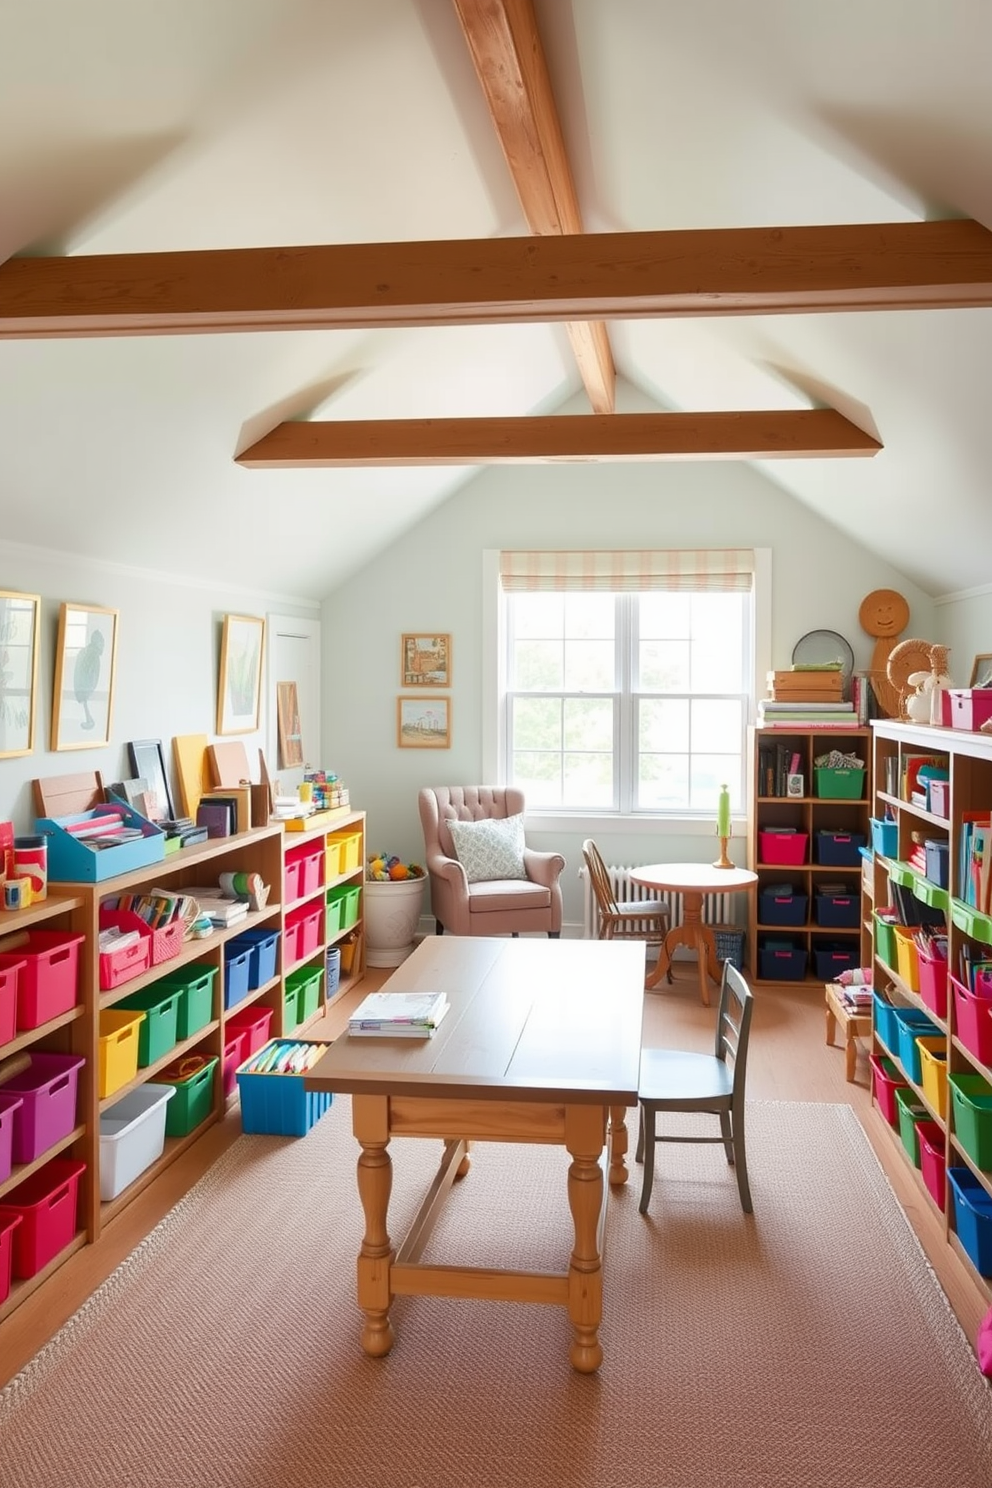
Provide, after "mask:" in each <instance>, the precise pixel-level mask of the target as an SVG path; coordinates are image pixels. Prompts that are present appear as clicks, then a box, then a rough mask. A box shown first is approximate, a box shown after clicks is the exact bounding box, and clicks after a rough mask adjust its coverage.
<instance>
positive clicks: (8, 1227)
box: [0, 1214, 21, 1306]
mask: <svg viewBox="0 0 992 1488" xmlns="http://www.w3.org/2000/svg"><path fill="white" fill-rule="evenodd" d="M20 1223H21V1216H20V1215H19V1214H0V1306H2V1305H3V1303H4V1302H6V1300H7V1298H8V1297H9V1296H10V1278H11V1274H12V1272H13V1260H14V1231H15V1230H16V1229H17V1226H18V1225H19V1224H20Z"/></svg>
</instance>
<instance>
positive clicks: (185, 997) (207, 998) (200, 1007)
mask: <svg viewBox="0 0 992 1488" xmlns="http://www.w3.org/2000/svg"><path fill="white" fill-rule="evenodd" d="M216 975H217V968H216V966H186V967H184V968H183V969H182V971H170V972H167V973H166V975H165V976H164V977H162V982H165V983H167V984H168V985H169V986H170V987H174V988H175V989H176V990H177V991H178V993H179V1011H178V1014H177V1016H176V1033H177V1035H178V1037H179V1038H180V1039H188V1038H192V1037H193V1035H194V1033H199V1031H200V1029H201V1028H205V1027H206V1026H207V1024H208V1023H209V1022H210V1020H211V1018H212V1017H213V1015H214V978H215V977H216Z"/></svg>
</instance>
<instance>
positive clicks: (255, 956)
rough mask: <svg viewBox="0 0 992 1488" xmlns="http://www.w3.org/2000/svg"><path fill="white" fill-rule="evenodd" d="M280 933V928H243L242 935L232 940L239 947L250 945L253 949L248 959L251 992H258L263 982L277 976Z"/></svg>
mask: <svg viewBox="0 0 992 1488" xmlns="http://www.w3.org/2000/svg"><path fill="white" fill-rule="evenodd" d="M280 933H281V932H280V931H278V930H264V929H257V930H242V932H241V933H240V935H238V936H237V937H236V939H235V940H233V941H232V942H231V944H232V945H235V946H237V947H238V948H239V949H242V948H243V947H244V946H248V947H249V949H250V950H251V956H250V958H249V961H248V990H249V991H250V992H257V990H258V988H259V987H261V986H262V985H263V983H265V982H270V981H271V980H272V978H273V977H274V976H275V974H276V948H277V946H278V944H279V936H280Z"/></svg>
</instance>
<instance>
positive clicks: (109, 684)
mask: <svg viewBox="0 0 992 1488" xmlns="http://www.w3.org/2000/svg"><path fill="white" fill-rule="evenodd" d="M118 615H119V611H118V610H108V609H104V608H103V607H102V606H101V605H81V604H70V603H65V604H63V605H62V606H61V608H60V610H59V632H58V640H57V642H56V649H55V686H54V688H53V691H52V748H53V749H98V748H99V747H100V746H101V745H104V744H109V743H110V727H111V721H112V719H113V710H114V678H115V675H116V670H117V620H118Z"/></svg>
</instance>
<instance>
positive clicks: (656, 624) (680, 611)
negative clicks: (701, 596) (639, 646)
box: [637, 593, 692, 640]
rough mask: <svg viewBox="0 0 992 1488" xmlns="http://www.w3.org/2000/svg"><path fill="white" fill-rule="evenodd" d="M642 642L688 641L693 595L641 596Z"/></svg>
mask: <svg viewBox="0 0 992 1488" xmlns="http://www.w3.org/2000/svg"><path fill="white" fill-rule="evenodd" d="M637 597H638V600H639V611H640V625H641V639H642V640H672V639H679V638H681V639H683V640H687V639H688V637H689V635H690V617H691V615H692V595H691V594H653V593H649V594H639V595H638V596H637Z"/></svg>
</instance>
